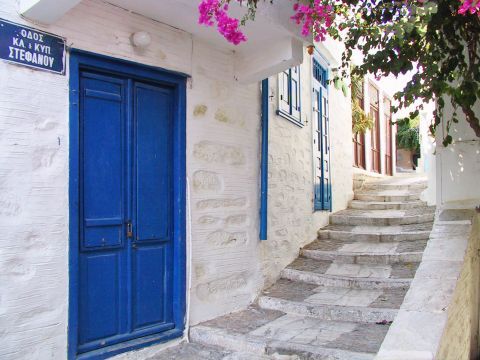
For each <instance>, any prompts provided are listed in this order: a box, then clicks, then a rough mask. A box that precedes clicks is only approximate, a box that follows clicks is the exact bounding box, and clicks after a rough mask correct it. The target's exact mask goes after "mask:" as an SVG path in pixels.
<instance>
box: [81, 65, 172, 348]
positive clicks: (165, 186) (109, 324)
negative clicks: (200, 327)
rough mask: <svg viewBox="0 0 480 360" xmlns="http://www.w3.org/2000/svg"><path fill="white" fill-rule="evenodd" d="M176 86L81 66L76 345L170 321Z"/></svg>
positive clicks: (123, 338)
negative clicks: (84, 68) (86, 68)
mask: <svg viewBox="0 0 480 360" xmlns="http://www.w3.org/2000/svg"><path fill="white" fill-rule="evenodd" d="M174 111H175V96H174V90H173V89H172V88H171V87H168V86H162V85H159V84H155V83H149V82H148V81H141V80H136V79H135V78H132V77H129V76H125V75H112V74H111V73H101V72H95V71H91V70H84V71H81V72H80V73H79V138H78V140H79V214H78V215H79V236H78V242H79V244H78V249H79V250H78V325H77V327H78V331H77V351H76V353H77V354H82V353H86V352H90V351H94V350H98V349H102V348H105V347H109V346H112V345H115V344H119V343H124V342H127V341H130V340H133V339H138V338H141V337H147V336H151V335H152V334H159V333H163V332H166V331H168V330H170V329H173V328H175V326H176V324H175V315H174V313H175V310H176V309H175V308H174V303H175V302H174V295H173V287H174V274H173V273H174V271H173V261H174V260H173V256H174V255H173V254H174V251H173V250H174V236H173V225H174V219H173V214H174V208H173V201H174V200H173V195H172V194H173V190H172V189H173V188H174V184H173V176H172V174H173V153H174V151H173V140H172V139H173V138H174V126H173V123H174V121H173V119H174Z"/></svg>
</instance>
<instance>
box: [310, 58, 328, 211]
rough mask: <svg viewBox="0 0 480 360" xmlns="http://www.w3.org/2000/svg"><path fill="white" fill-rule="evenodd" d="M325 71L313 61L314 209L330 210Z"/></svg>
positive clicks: (326, 81)
mask: <svg viewBox="0 0 480 360" xmlns="http://www.w3.org/2000/svg"><path fill="white" fill-rule="evenodd" d="M327 85H328V79H327V70H326V68H324V67H322V66H321V65H320V63H319V61H317V60H316V59H313V126H314V135H313V144H314V152H313V153H314V184H315V185H314V209H315V210H332V183H331V174H330V124H329V112H328V111H329V107H328V90H327Z"/></svg>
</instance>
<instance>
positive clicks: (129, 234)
mask: <svg viewBox="0 0 480 360" xmlns="http://www.w3.org/2000/svg"><path fill="white" fill-rule="evenodd" d="M132 237H133V225H132V221H131V220H128V221H127V238H132Z"/></svg>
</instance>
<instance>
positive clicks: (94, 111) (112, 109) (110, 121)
mask: <svg viewBox="0 0 480 360" xmlns="http://www.w3.org/2000/svg"><path fill="white" fill-rule="evenodd" d="M82 80H83V81H82V90H83V91H82V98H81V99H82V100H83V101H82V104H83V106H82V110H83V122H82V129H81V132H82V140H83V168H82V170H83V179H82V181H83V184H84V186H83V216H84V226H85V227H84V234H83V235H84V246H85V247H105V246H116V245H120V243H121V241H122V225H123V221H122V218H123V211H124V210H123V203H124V189H123V183H122V178H123V176H122V174H123V171H124V169H123V159H124V152H123V133H124V122H125V121H124V120H125V116H124V110H123V102H122V96H123V92H124V83H123V82H122V81H121V80H119V79H115V78H107V77H99V76H95V75H93V74H84V76H83V79H82Z"/></svg>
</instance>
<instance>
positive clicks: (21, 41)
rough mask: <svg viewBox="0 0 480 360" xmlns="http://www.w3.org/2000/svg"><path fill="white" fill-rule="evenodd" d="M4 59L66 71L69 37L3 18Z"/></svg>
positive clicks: (0, 35) (0, 49)
mask: <svg viewBox="0 0 480 360" xmlns="http://www.w3.org/2000/svg"><path fill="white" fill-rule="evenodd" d="M0 59H2V60H5V61H8V62H11V63H15V64H20V65H24V66H28V67H31V68H35V69H40V70H46V71H51V72H54V73H57V74H62V75H63V74H65V39H64V38H62V37H60V36H56V35H53V34H49V33H46V32H44V31H40V30H37V29H33V28H31V27H28V26H23V25H20V24H15V23H12V22H10V21H7V20H3V19H0Z"/></svg>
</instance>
